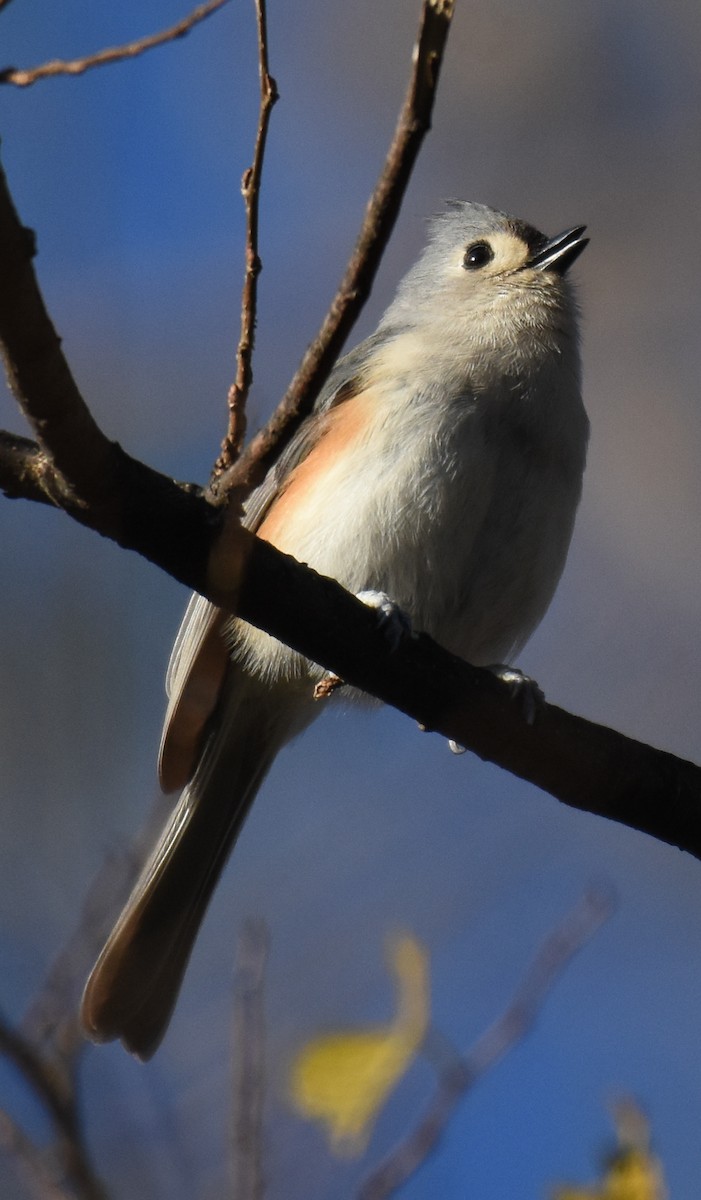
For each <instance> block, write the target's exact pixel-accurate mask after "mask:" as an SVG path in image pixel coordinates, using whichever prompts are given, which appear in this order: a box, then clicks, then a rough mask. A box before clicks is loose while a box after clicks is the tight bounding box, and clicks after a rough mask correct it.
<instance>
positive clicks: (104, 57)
mask: <svg viewBox="0 0 701 1200" xmlns="http://www.w3.org/2000/svg"><path fill="white" fill-rule="evenodd" d="M4 2H5V3H8V2H9V0H4ZM225 4H228V0H207V3H206V4H200V5H198V7H197V8H194V9H193V10H192V12H191V13H188V15H187V16H186V17H183V19H182V20H181V21H178V22H177V24H175V25H172V26H171V28H170V29H164V30H162V31H161V33H152V34H149V35H148V36H147V37H143V38H139V39H138V40H137V41H135V42H128V43H127V44H126V45H125V46H110V47H109V48H108V49H107V50H99V51H98V53H97V54H88V55H86V57H85V58H74V59H70V60H68V61H65V60H62V59H58V58H56V59H53V60H52V61H51V62H47V63H42V64H41V65H40V66H38V67H28V68H27V69H24V70H23V69H20V68H17V67H5V69H4V70H3V71H0V83H11V84H14V86H15V87H30V86H31V84H33V83H37V82H38V80H40V79H50V78H52V77H53V76H56V75H83V74H84V73H85V71H89V70H90V69H91V68H92V67H105V66H107V65H108V64H109V63H115V62H123V61H124V60H125V59H127V58H137V57H138V56H139V55H140V54H144V53H145V52H146V51H147V50H153V49H154V47H156V46H165V45H166V43H167V42H174V41H176V40H177V39H178V38H181V37H185V35H186V34H188V33H189V32H190V30H191V29H194V27H195V25H199V24H200V22H201V21H204V20H205V19H206V18H207V17H210V16H211V15H212V13H214V12H216V11H217V9H218V8H223V6H224V5H225Z"/></svg>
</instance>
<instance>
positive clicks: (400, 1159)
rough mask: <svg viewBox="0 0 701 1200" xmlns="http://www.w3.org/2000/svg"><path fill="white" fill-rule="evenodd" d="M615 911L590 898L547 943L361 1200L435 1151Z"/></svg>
mask: <svg viewBox="0 0 701 1200" xmlns="http://www.w3.org/2000/svg"><path fill="white" fill-rule="evenodd" d="M612 911H613V898H612V897H611V896H606V895H604V894H602V893H601V892H590V893H587V895H585V896H584V897H583V898H582V900H580V902H579V904H577V906H576V907H575V908H574V909H573V910H572V912H571V913H569V914H568V916H567V917H566V918H565V920H564V921H563V922H562V923H561V924H560V925H559V926H558V927H557V928H556V929H554V930H553V931H552V933H550V934H549V936H548V937H547V938H546V939H545V941H544V942H543V944H542V946H541V947H540V949H539V951H538V952H537V954H536V956H535V958H534V959H533V961H532V962H531V964H530V967H529V968H528V970H527V971H526V975H525V977H524V979H523V981H522V983H521V986H520V987H519V988H518V990H517V991H516V994H515V995H514V997H513V999H512V1001H511V1003H510V1004H509V1006H508V1008H507V1009H506V1010H505V1011H504V1012H503V1013H502V1015H501V1016H500V1017H499V1018H498V1019H497V1020H496V1021H495V1022H494V1024H493V1025H491V1026H490V1027H489V1029H487V1030H486V1031H485V1032H484V1033H483V1034H482V1036H481V1037H480V1038H478V1040H477V1041H476V1042H475V1044H474V1045H473V1047H472V1049H471V1050H470V1051H468V1053H467V1054H466V1055H464V1056H459V1055H457V1054H454V1055H453V1056H452V1061H451V1062H450V1063H449V1064H448V1066H447V1067H445V1068H444V1069H443V1070H442V1071H441V1076H440V1079H439V1084H438V1089H437V1091H436V1094H435V1096H434V1097H433V1100H432V1101H431V1103H430V1105H429V1107H428V1111H427V1112H426V1113H425V1115H424V1116H423V1117H422V1119H421V1120H420V1121H419V1123H418V1125H417V1126H416V1127H415V1128H414V1129H413V1130H412V1131H411V1133H410V1134H409V1135H408V1137H406V1138H405V1139H404V1141H402V1142H401V1143H400V1144H399V1146H397V1147H396V1148H395V1149H394V1150H393V1151H392V1152H391V1153H390V1154H389V1155H388V1157H387V1158H386V1159H385V1161H384V1162H383V1163H382V1164H381V1165H380V1166H379V1167H378V1168H377V1169H376V1170H375V1171H374V1172H373V1173H372V1175H370V1176H369V1178H368V1179H367V1180H366V1181H365V1183H364V1184H363V1186H362V1187H361V1189H360V1192H359V1200H385V1197H387V1196H391V1195H392V1194H393V1193H394V1192H396V1191H397V1189H398V1188H399V1187H401V1186H402V1185H403V1184H404V1183H406V1181H407V1179H409V1178H410V1177H411V1176H412V1175H413V1174H414V1173H415V1172H416V1171H417V1170H418V1169H419V1167H420V1166H421V1165H422V1164H423V1163H424V1162H425V1161H426V1159H427V1158H428V1157H429V1155H430V1154H431V1153H432V1152H433V1151H434V1150H435V1148H436V1145H437V1143H438V1141H439V1140H440V1138H441V1137H442V1136H443V1134H444V1133H445V1130H446V1129H447V1127H448V1123H449V1121H450V1120H451V1118H452V1116H453V1114H454V1112H455V1109H456V1107H457V1105H458V1104H459V1103H460V1101H461V1100H462V1099H463V1097H464V1096H465V1094H466V1093H467V1092H468V1091H469V1090H470V1089H471V1088H472V1087H474V1085H475V1083H476V1082H477V1081H478V1079H480V1078H481V1077H482V1076H483V1075H484V1074H485V1072H486V1071H488V1070H490V1069H491V1068H492V1067H493V1066H494V1065H495V1064H496V1063H497V1062H498V1061H499V1059H500V1058H503V1057H504V1055H505V1054H506V1053H507V1051H508V1050H510V1049H511V1047H512V1046H514V1045H515V1044H516V1043H517V1042H519V1041H521V1040H522V1038H523V1037H524V1036H525V1035H526V1033H528V1031H529V1030H530V1029H531V1028H532V1026H533V1024H534V1022H535V1020H536V1017H537V1016H538V1014H539V1012H540V1011H541V1009H542V1006H543V1003H544V1001H545V999H546V997H547V995H548V992H550V991H551V989H552V987H553V985H554V983H555V982H556V980H557V978H558V976H559V975H560V974H561V973H562V971H563V970H564V968H565V967H566V965H567V963H568V962H569V961H570V959H571V958H572V957H573V956H574V955H575V954H576V953H577V952H578V951H579V950H581V949H582V947H583V946H584V945H585V944H586V943H587V942H588V941H589V940H590V939H591V938H592V937H593V936H594V934H595V933H596V932H597V930H598V929H599V928H600V927H601V925H602V924H603V923H604V922H605V921H606V920H608V918H609V917H610V916H611V913H612Z"/></svg>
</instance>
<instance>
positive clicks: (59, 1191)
mask: <svg viewBox="0 0 701 1200" xmlns="http://www.w3.org/2000/svg"><path fill="white" fill-rule="evenodd" d="M0 1148H2V1149H3V1150H4V1151H5V1153H6V1154H8V1155H9V1156H10V1157H11V1159H12V1161H13V1163H14V1164H15V1169H16V1171H17V1175H18V1176H19V1177H20V1178H21V1179H22V1182H23V1183H24V1184H25V1186H26V1187H27V1188H28V1189H29V1190H30V1191H31V1193H32V1195H33V1196H36V1200H75V1193H73V1194H71V1193H69V1192H67V1191H65V1190H64V1188H62V1187H61V1185H60V1184H59V1183H58V1181H57V1180H56V1179H55V1178H54V1175H55V1171H54V1170H52V1168H51V1164H50V1163H49V1162H48V1161H47V1154H46V1151H44V1150H42V1149H41V1148H40V1147H39V1146H36V1145H35V1144H34V1142H33V1141H32V1140H31V1138H28V1137H27V1135H26V1133H25V1132H24V1130H23V1129H21V1128H20V1127H19V1125H17V1123H16V1122H15V1121H13V1120H12V1117H11V1116H10V1115H9V1113H6V1112H3V1111H2V1110H1V1109H0Z"/></svg>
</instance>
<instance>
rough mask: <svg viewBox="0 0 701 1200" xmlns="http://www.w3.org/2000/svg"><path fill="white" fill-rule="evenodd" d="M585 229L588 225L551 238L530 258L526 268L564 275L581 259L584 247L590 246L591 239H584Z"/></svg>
mask: <svg viewBox="0 0 701 1200" xmlns="http://www.w3.org/2000/svg"><path fill="white" fill-rule="evenodd" d="M585 229H586V225H576V226H575V228H574V229H568V230H567V232H566V233H559V234H558V236H557V237H554V238H549V240H548V241H547V242H545V244H544V245H542V246H540V247H539V249H538V250H536V251H535V253H534V254H532V255H531V256H530V258H529V259H528V262H527V263H526V266H527V267H535V268H536V270H537V271H557V274H558V275H564V274H565V271H568V270H569V269H570V267H571V266H572V263H573V262H574V261H575V259H576V258H579V256H580V254H581V253H582V250H583V249H584V247H585V246H588V245H589V238H585V237H582V234H583V233H584V231H585Z"/></svg>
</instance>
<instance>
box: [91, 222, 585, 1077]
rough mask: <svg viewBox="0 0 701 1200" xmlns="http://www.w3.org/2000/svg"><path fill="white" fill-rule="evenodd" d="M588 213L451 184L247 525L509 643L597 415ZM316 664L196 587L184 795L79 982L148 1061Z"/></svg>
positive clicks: (565, 524)
mask: <svg viewBox="0 0 701 1200" xmlns="http://www.w3.org/2000/svg"><path fill="white" fill-rule="evenodd" d="M585 230H586V226H583V225H578V226H575V227H574V228H571V229H568V230H567V231H566V232H564V233H561V234H559V235H558V236H557V237H546V236H545V235H544V234H542V233H540V232H539V231H538V230H537V229H536V228H534V227H533V226H532V225H530V224H528V223H527V222H525V221H523V220H520V219H518V218H515V217H511V216H509V215H507V214H506V213H503V212H500V211H498V210H496V209H492V208H489V207H487V206H486V205H483V204H476V203H472V202H469V201H463V200H455V201H449V202H447V203H446V204H445V205H444V207H443V208H442V209H441V211H440V212H439V213H438V214H437V215H436V216H435V217H434V218H433V219H432V221H431V222H430V224H429V231H428V239H427V244H426V246H425V248H424V249H423V251H422V253H421V254H420V256H419V258H418V259H417V261H416V263H415V264H414V266H413V267H412V268H411V269H410V270H409V272H408V273H407V274H406V276H405V277H404V278H403V280H402V281H401V282H400V284H399V286H398V289H397V292H396V295H395V297H394V299H393V300H392V302H391V303H390V304H389V307H388V308H387V310H386V311H385V313H384V315H383V316H382V318H381V319H380V321H379V324H378V326H377V329H376V330H375V332H374V333H373V334H371V336H369V337H368V338H366V339H365V340H364V341H362V342H361V343H360V344H359V345H358V346H356V347H355V349H353V350H351V351H350V352H349V353H348V354H346V355H345V356H344V357H342V358H341V359H340V360H339V361H338V362H337V363H336V365H335V366H334V368H333V370H332V372H331V374H330V376H329V378H328V380H327V382H326V385H325V386H324V388H323V389H322V391H321V393H320V395H319V398H318V400H317V402H316V405H315V407H314V410H313V412H312V413H311V414H310V415H309V416H308V417H307V418H306V419H305V420H304V421H303V422H302V424H301V425H300V427H299V430H298V431H297V433H296V435H295V436H294V437H293V439H292V440H291V442H290V444H289V445H288V447H287V448H286V449H285V450H284V451H283V453H282V454H281V456H280V458H279V460H278V462H277V463H276V464H275V465H274V466H273V468H271V470H270V471H269V472H268V475H267V476H266V478H265V480H264V481H263V483H262V484H261V485H260V486H259V488H258V489H257V490H256V491H254V492H253V493H252V494H251V497H250V499H249V502H248V504H247V506H246V510H245V518H244V519H245V523H246V525H247V526H248V527H249V528H250V529H251V530H253V531H254V532H255V533H256V534H257V536H258V537H259V538H262V539H264V540H266V541H268V542H269V543H271V544H272V545H274V546H276V547H278V548H279V549H280V550H281V551H284V552H285V553H286V554H290V555H293V556H294V557H295V558H297V559H299V560H300V561H302V562H306V563H308V564H309V565H310V566H311V567H313V568H314V569H315V570H316V571H317V572H320V573H322V574H324V575H328V576H331V577H333V578H335V579H336V580H338V581H339V582H340V583H341V584H342V585H343V586H344V587H346V588H347V589H349V590H350V591H352V592H355V593H357V594H361V593H372V596H371V597H370V599H372V597H373V596H374V597H377V596H379V597H380V601H379V603H383V602H384V601H383V600H382V597H389V598H390V601H391V603H392V605H394V606H398V607H397V611H399V612H401V613H402V614H405V615H406V617H407V618H408V620H410V622H411V625H412V628H413V629H414V630H416V631H420V632H425V633H427V634H429V635H430V636H432V637H433V638H434V639H435V640H436V641H437V642H439V643H440V644H441V645H443V646H444V647H445V648H446V649H448V650H450V651H452V652H453V653H455V654H457V655H459V656H461V657H462V658H464V659H467V660H468V661H469V662H471V663H472V664H474V665H477V666H481V665H484V666H490V665H492V664H508V663H512V662H513V661H514V656H515V655H517V654H518V653H519V651H520V650H521V649H522V647H523V645H524V644H525V642H526V641H527V639H528V637H529V636H530V634H531V633H532V632H533V630H534V629H535V628H536V626H537V625H538V624H539V622H540V620H541V618H542V617H543V615H544V613H545V611H546V609H547V607H548V605H549V603H550V600H551V599H552V596H553V593H554V591H555V588H556V586H557V583H558V580H559V578H560V575H561V573H562V570H563V567H564V564H565V560H566V557H567V553H568V549H569V545H570V539H571V536H572V531H573V526H574V520H575V513H576V510H577V507H578V503H579V500H580V496H581V491H582V479H583V473H584V467H585V460H586V451H587V442H588V434H589V423H588V419H587V415H586V412H585V409H584V406H583V402H582V395H581V367H580V350H579V331H578V325H579V314H578V308H577V303H576V298H575V296H574V294H573V288H572V284H571V281H570V280H569V278H568V271H569V268H570V267H571V266H572V264H573V263H574V262H575V260H576V259H577V258H578V257H579V255H580V254H581V252H582V250H583V249H584V248H585V246H586V245H587V244H588V240H589V239H588V238H587V237H585V236H584V234H585ZM322 677H323V671H322V668H321V667H319V666H317V665H316V664H313V663H311V662H309V661H308V660H306V659H304V658H303V657H302V656H301V655H300V654H299V653H297V652H295V651H293V650H291V649H289V648H288V647H287V646H285V645H283V644H282V643H280V642H279V641H276V640H275V639H274V638H273V637H271V636H270V635H268V634H267V633H265V632H263V631H261V630H259V629H257V628H254V627H253V626H252V625H250V624H247V623H246V622H244V621H243V620H241V619H237V618H236V617H233V616H231V615H229V614H227V613H225V612H223V611H222V610H221V609H218V608H217V607H215V606H214V605H213V604H212V603H210V602H209V601H208V600H206V599H205V598H203V597H201V596H198V595H194V596H193V597H192V599H191V600H190V603H189V606H188V608H187V611H186V614H185V617H184V619H183V623H182V625H181V628H180V631H179V633H178V635H177V638H176V641H175V645H174V648H173V652H172V655H171V660H170V665H169V668H168V673H167V678H166V690H167V694H168V697H169V699H168V705H167V711H166V717H165V723H164V730H163V736H162V741H161V748H160V755H159V777H160V783H161V786H162V788H163V790H164V791H165V792H180V796H179V799H178V800H177V801H176V803H175V804H174V807H173V810H172V815H171V817H170V819H169V820H168V822H167V824H166V827H165V828H164V830H163V832H162V833H161V835H160V837H159V839H158V841H157V843H156V846H155V849H154V850H153V852H152V854H151V856H150V858H149V859H148V860H147V862H146V865H145V867H144V869H143V872H142V874H141V877H140V878H139V879H138V881H137V883H136V885H135V887H134V889H133V891H132V894H131V896H130V897H129V899H128V901H127V903H126V906H125V907H124V910H123V912H122V914H121V916H120V917H119V919H118V921H117V923H116V925H115V927H114V930H113V932H112V933H111V935H110V936H109V938H108V940H107V942H106V945H105V947H104V949H103V950H102V953H101V954H100V956H99V958H98V960H97V962H96V964H95V966H94V968H93V970H92V973H91V975H90V977H89V979H88V982H87V984H86V987H85V991H84V994H83V999H82V1004H81V1020H82V1024H83V1028H84V1031H85V1033H86V1035H87V1036H88V1037H89V1038H91V1039H92V1040H94V1041H98V1042H103V1041H110V1040H113V1039H117V1038H119V1039H120V1040H121V1041H122V1043H123V1045H124V1046H125V1047H126V1049H127V1050H129V1051H130V1052H131V1053H132V1054H134V1055H135V1056H136V1057H137V1058H139V1059H142V1060H144V1061H145V1060H147V1059H148V1058H150V1057H151V1056H152V1055H153V1053H154V1052H155V1050H156V1049H157V1048H158V1046H159V1045H160V1043H161V1041H162V1039H163V1036H164V1034H165V1032H166V1029H167V1027H168V1025H169V1022H170V1019H171V1016H172V1013H173V1010H174V1007H175V1004H176V1001H177V998H178V994H179V991H180V987H181V984H182V980H183V977H184V974H185V970H186V968H187V964H188V961H189V959H190V955H191V951H192V948H193V945H194V942H195V938H196V936H197V933H198V930H199V927H200V924H201V922H202V920H203V918H204V915H205V911H206V909H207V906H208V903H209V900H210V897H211V895H212V892H213V891H214V888H215V886H216V883H217V881H218V879H219V877H220V874H221V872H222V870H223V868H224V865H225V863H226V862H227V859H228V857H229V855H230V853H231V850H232V848H233V846H234V843H235V842H236V839H237V837H238V835H239V833H240V830H241V827H242V825H243V823H244V821H245V819H246V816H247V814H248V812H249V810H250V808H251V805H252V803H253V800H254V798H255V796H256V794H257V792H258V790H259V788H260V786H261V784H262V782H263V779H264V778H265V775H266V773H267V771H268V769H269V768H270V766H271V764H272V762H273V760H274V758H275V757H276V755H277V753H278V752H279V750H280V749H281V747H282V746H283V745H285V743H287V742H289V741H290V740H291V739H292V738H294V737H295V736H297V735H298V734H300V733H301V732H302V731H303V730H304V729H305V727H306V726H308V725H309V724H310V722H311V721H312V720H313V719H314V718H315V716H316V715H317V713H318V712H319V708H320V706H319V705H318V704H315V702H314V699H313V691H314V687H315V684H316V683H318V682H319V680H320V679H321V678H322Z"/></svg>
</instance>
